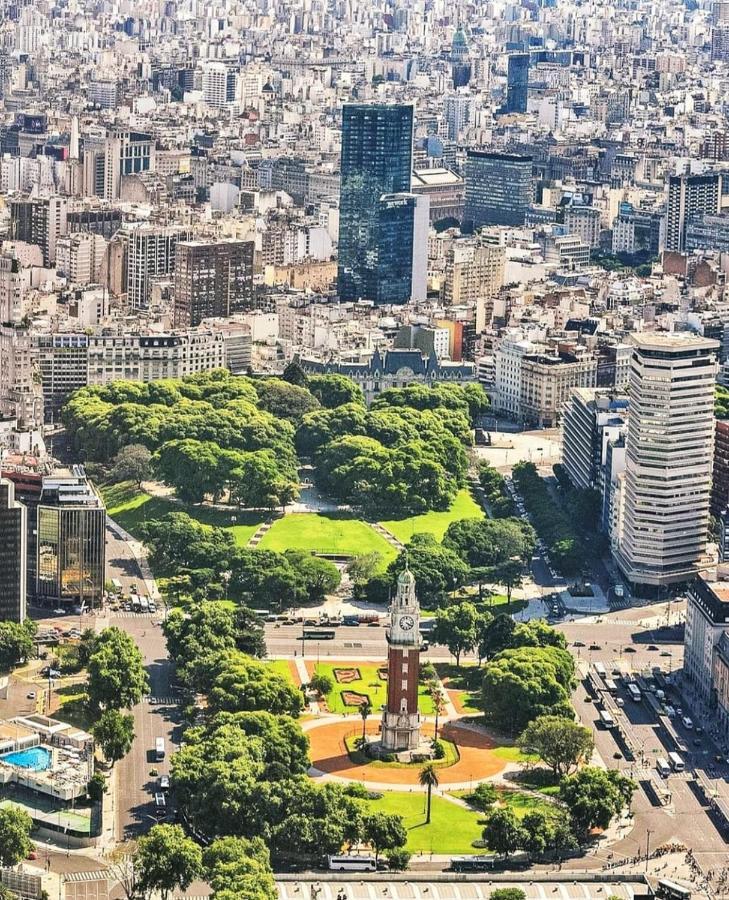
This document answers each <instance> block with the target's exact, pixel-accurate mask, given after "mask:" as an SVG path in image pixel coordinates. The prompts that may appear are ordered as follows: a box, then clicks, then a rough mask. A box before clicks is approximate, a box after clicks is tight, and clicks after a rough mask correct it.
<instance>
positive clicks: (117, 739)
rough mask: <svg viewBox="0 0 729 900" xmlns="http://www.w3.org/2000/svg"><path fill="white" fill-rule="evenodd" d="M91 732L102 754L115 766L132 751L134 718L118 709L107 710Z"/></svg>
mask: <svg viewBox="0 0 729 900" xmlns="http://www.w3.org/2000/svg"><path fill="white" fill-rule="evenodd" d="M91 730H92V733H93V735H94V739H95V740H96V742H97V744H99V746H100V747H101V750H102V753H103V754H104V756H105V757H106V758H107V759H108V760H109V762H110V763H111V764H112V766H113V765H114V763H115V762H117V761H118V760H120V759H123V758H124V757H125V756H126V755H127V753H129V751H130V750H131V749H132V743H133V741H134V716H133V715H131V713H121V712H119V710H117V709H105V710H104V712H102V714H101V717H100V718H99V720H98V721H97V722H96V724H95V725H94V726H93V728H92V729H91Z"/></svg>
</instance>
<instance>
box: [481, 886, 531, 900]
mask: <svg viewBox="0 0 729 900" xmlns="http://www.w3.org/2000/svg"><path fill="white" fill-rule="evenodd" d="M489 900H526V892H525V891H523V890H522V889H521V888H517V887H511V888H496V890H495V891H491V893H490V894H489Z"/></svg>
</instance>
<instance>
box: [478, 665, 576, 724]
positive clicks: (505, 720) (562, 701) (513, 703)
mask: <svg viewBox="0 0 729 900" xmlns="http://www.w3.org/2000/svg"><path fill="white" fill-rule="evenodd" d="M573 679H574V661H573V659H572V657H571V656H570V654H569V653H567V651H566V650H560V649H558V648H556V647H519V648H517V649H514V650H504V651H502V652H501V653H499V654H498V656H496V657H495V658H494V659H492V660H491V661H490V662H489V663H487V665H486V669H485V671H484V677H483V688H482V694H483V703H484V713H485V715H486V718H487V719H488V720H489V721H491V722H493V723H494V724H495V725H497V726H498V727H499V728H502V729H503V730H505V731H507V732H508V733H509V734H516V733H518V732H520V731H523V730H524V728H526V726H527V725H528V724H529V722H531V721H532V719H536V718H537V717H538V716H542V715H552V716H563V717H565V718H572V717H573V716H574V711H573V709H572V706H571V704H570V700H569V696H570V690H571V688H572V684H573Z"/></svg>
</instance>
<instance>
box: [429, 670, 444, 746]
mask: <svg viewBox="0 0 729 900" xmlns="http://www.w3.org/2000/svg"><path fill="white" fill-rule="evenodd" d="M428 693H429V694H430V699H431V700H432V701H433V709H434V710H435V731H434V735H433V739H434V740H436V741H437V740H438V720H439V719H440V717H441V716H442V715H443V713H444V712H445V708H446V698H445V696H444V695H443V691H442V690H441V688H440V685H439V684H438V683H437V682H436V681H431V683H430V687H429V690H428Z"/></svg>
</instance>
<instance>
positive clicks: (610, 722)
mask: <svg viewBox="0 0 729 900" xmlns="http://www.w3.org/2000/svg"><path fill="white" fill-rule="evenodd" d="M600 721H601V722H602V725H603V728H615V719H613V717H612V716H611V715H610V713H609V712H608V711H607V710H606V709H601V710H600Z"/></svg>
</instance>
